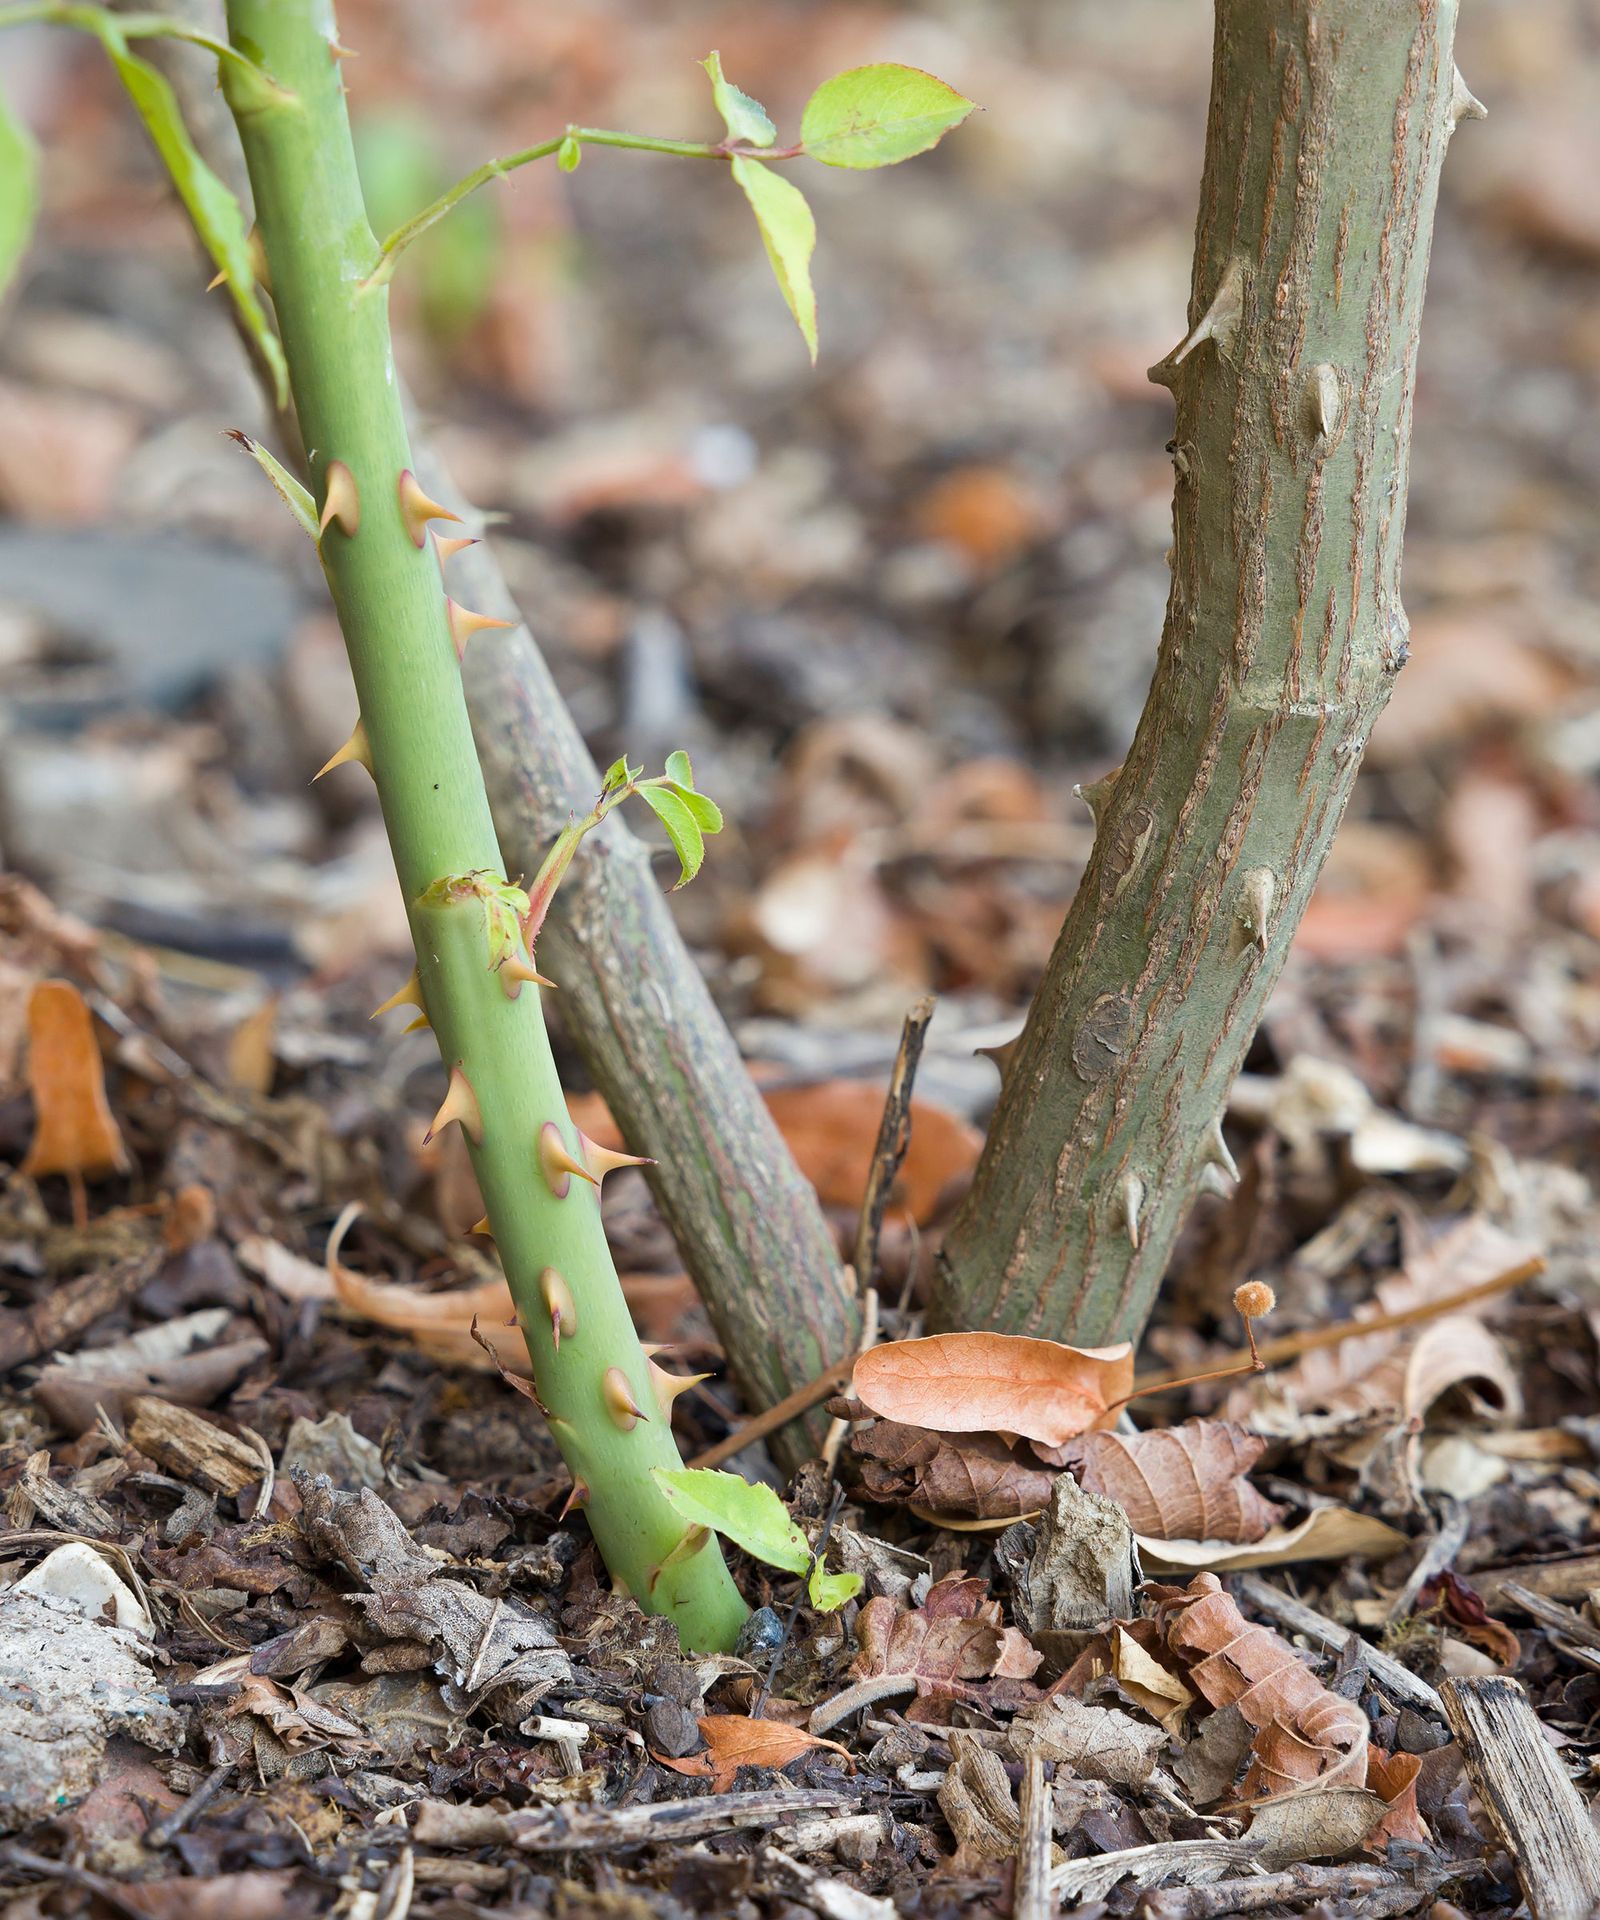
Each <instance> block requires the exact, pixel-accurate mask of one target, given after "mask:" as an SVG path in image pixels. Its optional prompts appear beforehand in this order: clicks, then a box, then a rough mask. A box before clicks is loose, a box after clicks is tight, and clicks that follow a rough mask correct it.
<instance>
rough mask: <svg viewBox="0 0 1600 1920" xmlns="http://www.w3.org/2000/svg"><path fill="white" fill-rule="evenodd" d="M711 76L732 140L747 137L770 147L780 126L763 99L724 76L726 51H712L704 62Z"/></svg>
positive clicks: (747, 140)
mask: <svg viewBox="0 0 1600 1920" xmlns="http://www.w3.org/2000/svg"><path fill="white" fill-rule="evenodd" d="M700 64H701V66H703V67H704V68H705V70H706V72H707V73H709V74H710V76H711V98H712V99H713V100H714V101H715V102H716V106H717V112H718V113H720V114H721V115H722V124H723V125H724V126H725V127H726V128H727V129H728V138H729V139H730V140H743V141H744V142H745V144H746V145H747V146H751V147H770V146H771V145H772V143H773V141H774V140H776V139H777V137H778V129H777V128H776V127H775V126H774V125H773V124H772V120H771V117H770V115H769V114H768V112H767V110H766V108H765V107H764V106H762V104H761V102H760V101H759V100H752V99H751V98H750V96H749V94H747V93H746V92H745V91H744V89H743V88H742V87H736V86H735V85H734V84H733V82H732V81H731V80H725V79H724V78H723V77H722V55H721V54H720V53H711V54H708V55H707V57H706V58H705V59H704V60H702V61H701V62H700Z"/></svg>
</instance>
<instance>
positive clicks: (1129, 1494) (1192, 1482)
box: [1066, 1420, 1283, 1544]
mask: <svg viewBox="0 0 1600 1920" xmlns="http://www.w3.org/2000/svg"><path fill="white" fill-rule="evenodd" d="M1266 1445H1267V1443H1266V1441H1265V1440H1264V1439H1262V1438H1261V1436H1260V1435H1259V1434H1254V1433H1249V1432H1247V1431H1246V1430H1245V1429H1244V1428H1243V1427H1240V1426H1235V1425H1234V1423H1233V1422H1232V1421H1230V1420H1185V1421H1184V1423H1183V1425H1182V1426H1181V1427H1157V1428H1153V1429H1151V1431H1149V1432H1147V1433H1134V1434H1120V1433H1085V1434H1082V1435H1080V1436H1079V1437H1078V1439H1076V1440H1074V1441H1073V1442H1072V1443H1071V1444H1070V1445H1069V1446H1068V1448H1067V1450H1066V1454H1067V1465H1068V1466H1069V1467H1070V1468H1071V1469H1072V1471H1073V1473H1074V1475H1075V1476H1076V1478H1077V1481H1078V1484H1079V1486H1081V1487H1083V1488H1085V1489H1086V1490H1087V1491H1088V1492H1090V1493H1103V1494H1105V1495H1106V1497H1107V1498H1108V1499H1111V1500H1115V1501H1116V1502H1117V1504H1118V1505H1119V1506H1120V1507H1121V1508H1122V1509H1123V1511H1124V1512H1125V1513H1126V1514H1127V1516H1128V1520H1129V1523H1130V1524H1131V1525H1132V1527H1133V1530H1134V1532H1135V1533H1137V1534H1140V1535H1142V1536H1148V1537H1150V1538H1152V1539H1156V1540H1226V1541H1228V1542H1230V1543H1232V1544H1241V1543H1248V1542H1250V1541H1255V1540H1259V1539H1261V1537H1262V1536H1263V1534H1265V1533H1266V1532H1267V1530H1268V1528H1269V1527H1271V1526H1272V1524H1273V1522H1274V1521H1276V1520H1277V1519H1278V1518H1279V1517H1280V1516H1281V1515H1282V1512H1283V1509H1282V1508H1281V1507H1275V1506H1274V1505H1273V1504H1272V1502H1271V1501H1270V1500H1267V1499H1264V1498H1263V1497H1262V1495H1261V1494H1259V1493H1258V1492H1257V1491H1256V1489H1255V1488H1254V1487H1253V1486H1251V1484H1250V1482H1249V1481H1248V1480H1247V1479H1246V1478H1245V1477H1244V1476H1245V1475H1246V1474H1247V1473H1248V1472H1249V1471H1250V1469H1251V1468H1252V1467H1253V1466H1254V1465H1255V1463H1256V1461H1257V1460H1259V1459H1260V1458H1261V1455H1262V1454H1263V1453H1264V1452H1265V1451H1266Z"/></svg>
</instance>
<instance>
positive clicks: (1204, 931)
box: [932, 0, 1482, 1345]
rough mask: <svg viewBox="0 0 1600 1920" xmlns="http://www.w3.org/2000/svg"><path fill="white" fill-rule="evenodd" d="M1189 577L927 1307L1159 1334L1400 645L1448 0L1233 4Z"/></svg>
mask: <svg viewBox="0 0 1600 1920" xmlns="http://www.w3.org/2000/svg"><path fill="white" fill-rule="evenodd" d="M1216 11H1217V20H1216V40H1215V59H1214V67H1213V74H1212V92H1211V112H1210V121H1209V126H1208V130H1207V139H1206V161H1205V175H1204V181H1203V185H1202V189H1201V199H1200V217H1199V223H1198V230H1197V233H1196V240H1195V262H1194V285H1193V293H1192V297H1191V304H1190V318H1191V326H1190V330H1189V332H1188V335H1187V337H1186V338H1185V339H1184V340H1183V341H1182V342H1181V344H1180V345H1179V346H1177V347H1175V348H1174V349H1173V351H1172V352H1171V353H1170V354H1169V355H1168V356H1167V358H1166V359H1165V360H1163V361H1162V362H1161V363H1160V365H1159V366H1156V367H1153V368H1152V369H1151V373H1150V377H1151V379H1152V380H1153V381H1155V382H1156V383H1157V384H1158V385H1161V386H1166V387H1170V388H1171V389H1172V392H1173V394H1174V396H1175V398H1176V402H1177V420H1176V426H1175V429H1174V433H1173V439H1172V456H1173V464H1174V467H1175V468H1176V479H1175V486H1174V505H1173V518H1174V524H1175V536H1174V542H1173V548H1172V553H1171V565H1172V586H1171V592H1170V595H1169V598H1168V602H1167V616H1166V625H1165V631H1164V633H1163V635H1162V642H1161V650H1160V655H1159V657H1158V660H1157V663H1156V670H1155V676H1154V679H1153V681H1152V683H1151V688H1150V694H1149V698H1148V700H1147V702H1146V705H1145V709H1144V714H1143V717H1142V718H1141V720H1140V722H1139V728H1138V732H1137V734H1136V736H1135V739H1134V742H1133V745H1132V748H1131V749H1130V751H1129V753H1128V757H1127V761H1126V764H1125V765H1124V766H1123V767H1122V768H1121V769H1119V770H1118V771H1117V772H1116V773H1115V774H1113V775H1111V776H1108V777H1107V778H1106V779H1105V780H1102V781H1100V782H1099V783H1098V784H1097V785H1096V786H1094V787H1092V788H1089V789H1087V790H1085V792H1084V796H1083V797H1084V798H1085V800H1087V801H1088V803H1089V805H1090V807H1091V808H1092V809H1093V812H1094V816H1095V829H1096V831H1095V844H1094V853H1093V856H1092V858H1091V859H1090V862H1089V866H1088V869H1087V871H1086V872H1085V874H1084V877H1083V880H1082V883H1081V884H1080V886H1079V888H1078V892H1077V896H1076V898H1075V899H1074V900H1073V903H1072V907H1071V909H1070V911H1069V913H1068V915H1067V919H1066V923H1065V925H1064V927H1063V929H1062V932H1061V937H1060V940H1059V942H1058V944H1057V946H1056V950H1055V952H1054V954H1053V955H1052V957H1051V960H1050V964H1049V967H1048V969H1047V971H1046V974H1045V978H1044V980H1043V983H1042V984H1041V986H1040V988H1039V992H1038V995H1037V997H1036V998H1035V1001H1034V1004H1033V1007H1032V1010H1031V1011H1030V1013H1029V1016H1028V1022H1027V1025H1026V1027H1025V1029H1024V1031H1023V1034H1022V1038H1021V1040H1020V1042H1019V1044H1018V1046H1017V1049H1016V1051H1015V1053H1014V1055H1013V1056H1012V1058H1011V1060H1010V1061H1009V1063H1008V1066H1007V1071H1006V1078H1005V1084H1004V1087H1003V1089H1002V1092H1001V1096H1000V1102H999V1106H998V1109H997V1111H996V1114H995V1119H994V1124H993V1126H992V1128H991V1130H990V1133H989V1138H988V1143H987V1145H986V1147H985V1149H984V1153H983V1157H982V1160H981V1162H980V1164H979V1166H978V1170H977V1174H976V1177H975V1179H974V1181H973V1185H972V1188H971V1190H970V1192H969V1194H968V1195H967V1197H966V1199H965V1201H964V1202H963V1204H962V1206H961V1209H960V1211H959V1213H958V1215H957V1217H956V1219H955V1221H954V1223H953V1225H952V1228H951V1231H950V1233H949V1234H948V1235H947V1237H946V1239H945V1243H944V1248H943V1251H942V1255H941V1260H940V1264H939V1268H938V1273H937V1278H936V1283H935V1288H936V1297H935V1303H934V1313H933V1315H932V1324H933V1325H934V1326H935V1327H936V1328H962V1327H988V1328H994V1329H998V1330H1001V1331H1005V1332H1012V1333H1026V1334H1046V1335H1048V1336H1049V1337H1051V1338H1052V1339H1057V1340H1066V1341H1071V1342H1073V1343H1075V1344H1078V1345H1096V1344H1099V1343H1102V1342H1105V1341H1111V1340H1117V1339H1125V1338H1133V1339H1137V1337H1138V1335H1139V1333H1140V1331H1141V1330H1142V1328H1143V1327H1144V1324H1145V1321H1146V1319H1147V1318H1148V1316H1149V1312H1150V1308H1151V1305H1152V1302H1153V1301H1154V1298H1155V1294H1156V1290H1157V1288H1158V1287H1159V1286H1160V1283H1161V1279H1162V1275H1163V1274H1164V1272H1165V1270H1166V1267H1167V1263H1168V1259H1169V1257H1170V1255H1171V1252H1172V1248H1173V1244H1174V1241H1175V1239H1176V1236H1177V1232H1178V1229H1179V1226H1180V1225H1181V1223H1182V1220H1183V1217H1184V1214H1185V1213H1186V1211H1187V1210H1188V1207H1189V1205H1190V1203H1191V1202H1192V1200H1193V1199H1194V1197H1195V1195H1196V1193H1198V1192H1200V1191H1202V1190H1204V1189H1207V1188H1211V1189H1213V1190H1218V1191H1222V1192H1227V1191H1228V1190H1229V1188H1230V1184H1231V1182H1232V1180H1233V1178H1234V1177H1235V1172H1236V1170H1235V1168H1234V1166H1233V1162H1232V1159H1231V1157H1230V1155H1229V1153H1228V1149H1227V1147H1226V1145H1225V1143H1224V1141H1223V1137H1222V1114H1223V1109H1224V1106H1225V1104H1226V1101H1227V1097H1228V1090H1229V1087H1230V1086H1231V1085H1232V1082H1233V1079H1234V1076H1235V1074H1236V1073H1237V1072H1238V1070H1239V1067H1240V1065H1241V1063H1242V1061H1243V1059H1244V1055H1245V1051H1246V1049H1247V1048H1248V1046H1249V1045H1250V1041H1251V1037H1252V1036H1253V1034H1254V1032H1255V1030H1256V1025H1257V1023H1258V1021H1259V1020H1260V1018H1261V1014H1262V1010H1263V1008H1264V1007H1265V1005H1266V1001H1267V996H1268V995H1269V993H1270V992H1271V991H1272V988H1273V985H1274V983H1275V982H1276V980H1277V978H1278V975H1279V973H1280V971H1281V969H1282V967H1283V963H1284V960H1285V958H1286V956H1287V954H1288V951H1289V946H1290V942H1291V941H1292V940H1293V938H1294V934H1295V930H1296V928H1297V927H1298V925H1299V923H1300V918H1301V915H1302V914H1303V913H1304V911H1305V908H1306V903H1307V901H1308V900H1309V899H1310V896H1311V890H1312V888H1313V886H1314V885H1315V884H1316V879H1317V875H1318V873H1319V871H1320V870H1321V867H1322V863H1323V860H1324V858H1325V856H1326V854H1327V852H1328V849H1329V846H1330V845H1331V843H1332V840H1333V836H1334V832H1335V830H1336V828H1337V826H1338V823H1339V818H1340V815H1341V814H1342V812H1343V810H1344V806H1345V802H1346V801H1347V800H1348V798H1349V796H1350V789H1351V787H1352V785H1353V784H1354V781H1355V777H1356V769H1357V767H1358V766H1359V764H1360V760H1361V755H1362V751H1363V750H1364V748H1365V746H1366V743H1367V738H1368V735H1369V734H1370V733H1371V731H1372V726H1373V722H1374V721H1375V720H1376V719H1377V717H1378V714H1379V713H1380V712H1381V711H1382V708H1383V705H1384V703H1385V701H1386V700H1387V698H1388V695H1389V690H1390V687H1391V685H1392V684H1393V680H1394V675H1395V674H1396V673H1397V672H1398V670H1399V668H1400V666H1401V664H1402V663H1403V661H1404V660H1405V657H1406V619H1405V614H1404V612H1403V610H1402V608H1401V605H1400V592H1399V573H1400V543H1401V533H1402V529H1403V526H1404V521H1405V501H1406V480H1407V467H1408V456H1409V450H1410V441H1411V404H1412V394H1413V391H1414V383H1415V376H1416V356H1417V334H1418V327H1419V324H1420V320H1421V315H1422V295H1423V286H1424V283H1425V280H1426V277H1427V267H1428V245H1429V239H1430V236H1431V233H1432V229H1433V213H1434V202H1435V199H1436V196H1437V192H1438V184H1439V170H1440V165H1441V163H1442V161H1443V159H1444V151H1445V146H1446V144H1447V142H1448V140H1449V138H1450V134H1451V131H1452V129H1453V128H1454V126H1455V124H1456V122H1457V121H1458V120H1459V119H1461V118H1463V117H1464V116H1472V115H1476V114H1479V113H1481V112H1482V108H1481V107H1479V106H1478V103H1477V102H1476V101H1475V100H1473V98H1472V96H1471V95H1470V94H1469V93H1468V92H1467V90H1466V88H1465V87H1464V86H1463V85H1462V84H1461V80H1460V77H1459V75H1458V74H1457V73H1456V72H1455V69H1454V66H1453V64H1452V58H1451V48H1452V42H1453V37H1454V31H1455V19H1456V6H1455V0H1341V4H1340V5H1339V6H1337V7H1326V6H1319V5H1314V4H1311V3H1310V0H1217V10H1216Z"/></svg>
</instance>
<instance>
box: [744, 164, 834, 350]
mask: <svg viewBox="0 0 1600 1920" xmlns="http://www.w3.org/2000/svg"><path fill="white" fill-rule="evenodd" d="M732 164H733V177H734V179H735V180H737V181H738V183H739V185H740V186H741V187H742V188H743V189H744V195H745V198H746V199H747V200H748V201H749V202H750V205H751V208H752V210H753V211H754V213H755V216H756V225H757V226H758V227H760V229H761V238H762V240H763V242H764V243H765V245H766V249H767V258H768V259H769V260H770V261H771V262H772V271H773V273H774V274H775V275H776V276H777V280H778V290H779V291H780V292H781V293H782V295H783V297H784V299H785V300H786V301H787V302H788V305H789V311H790V312H791V313H792V314H793V315H794V317H795V321H796V323H797V324H798V326H799V328H800V331H801V333H802V334H803V335H804V336H805V343H806V347H807V349H808V350H809V352H810V354H811V358H812V360H813V361H815V359H816V357H817V296H816V293H815V291H814V290H813V288H812V285H811V255H812V251H813V249H814V248H815V247H816V244H817V223H816V221H815V220H813V219H812V217H811V209H810V207H809V206H807V205H806V197H805V195H804V194H803V193H802V192H801V191H800V189H799V188H798V187H795V186H791V185H790V184H789V182H788V181H787V180H784V179H780V178H779V176H778V175H777V174H775V173H774V172H773V171H772V169H771V168H770V167H764V166H763V165H762V164H761V162H760V161H759V160H745V159H736V160H734V162H733V163H732Z"/></svg>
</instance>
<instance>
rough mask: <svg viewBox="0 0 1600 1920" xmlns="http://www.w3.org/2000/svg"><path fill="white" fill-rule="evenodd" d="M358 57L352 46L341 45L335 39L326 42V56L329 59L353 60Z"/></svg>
mask: <svg viewBox="0 0 1600 1920" xmlns="http://www.w3.org/2000/svg"><path fill="white" fill-rule="evenodd" d="M358 57H359V56H358V55H357V53H356V50H355V48H354V47H341V46H340V44H339V42H338V41H337V40H330V41H329V42H328V58H329V59H330V60H334V61H338V60H354V59H357V58H358Z"/></svg>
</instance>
